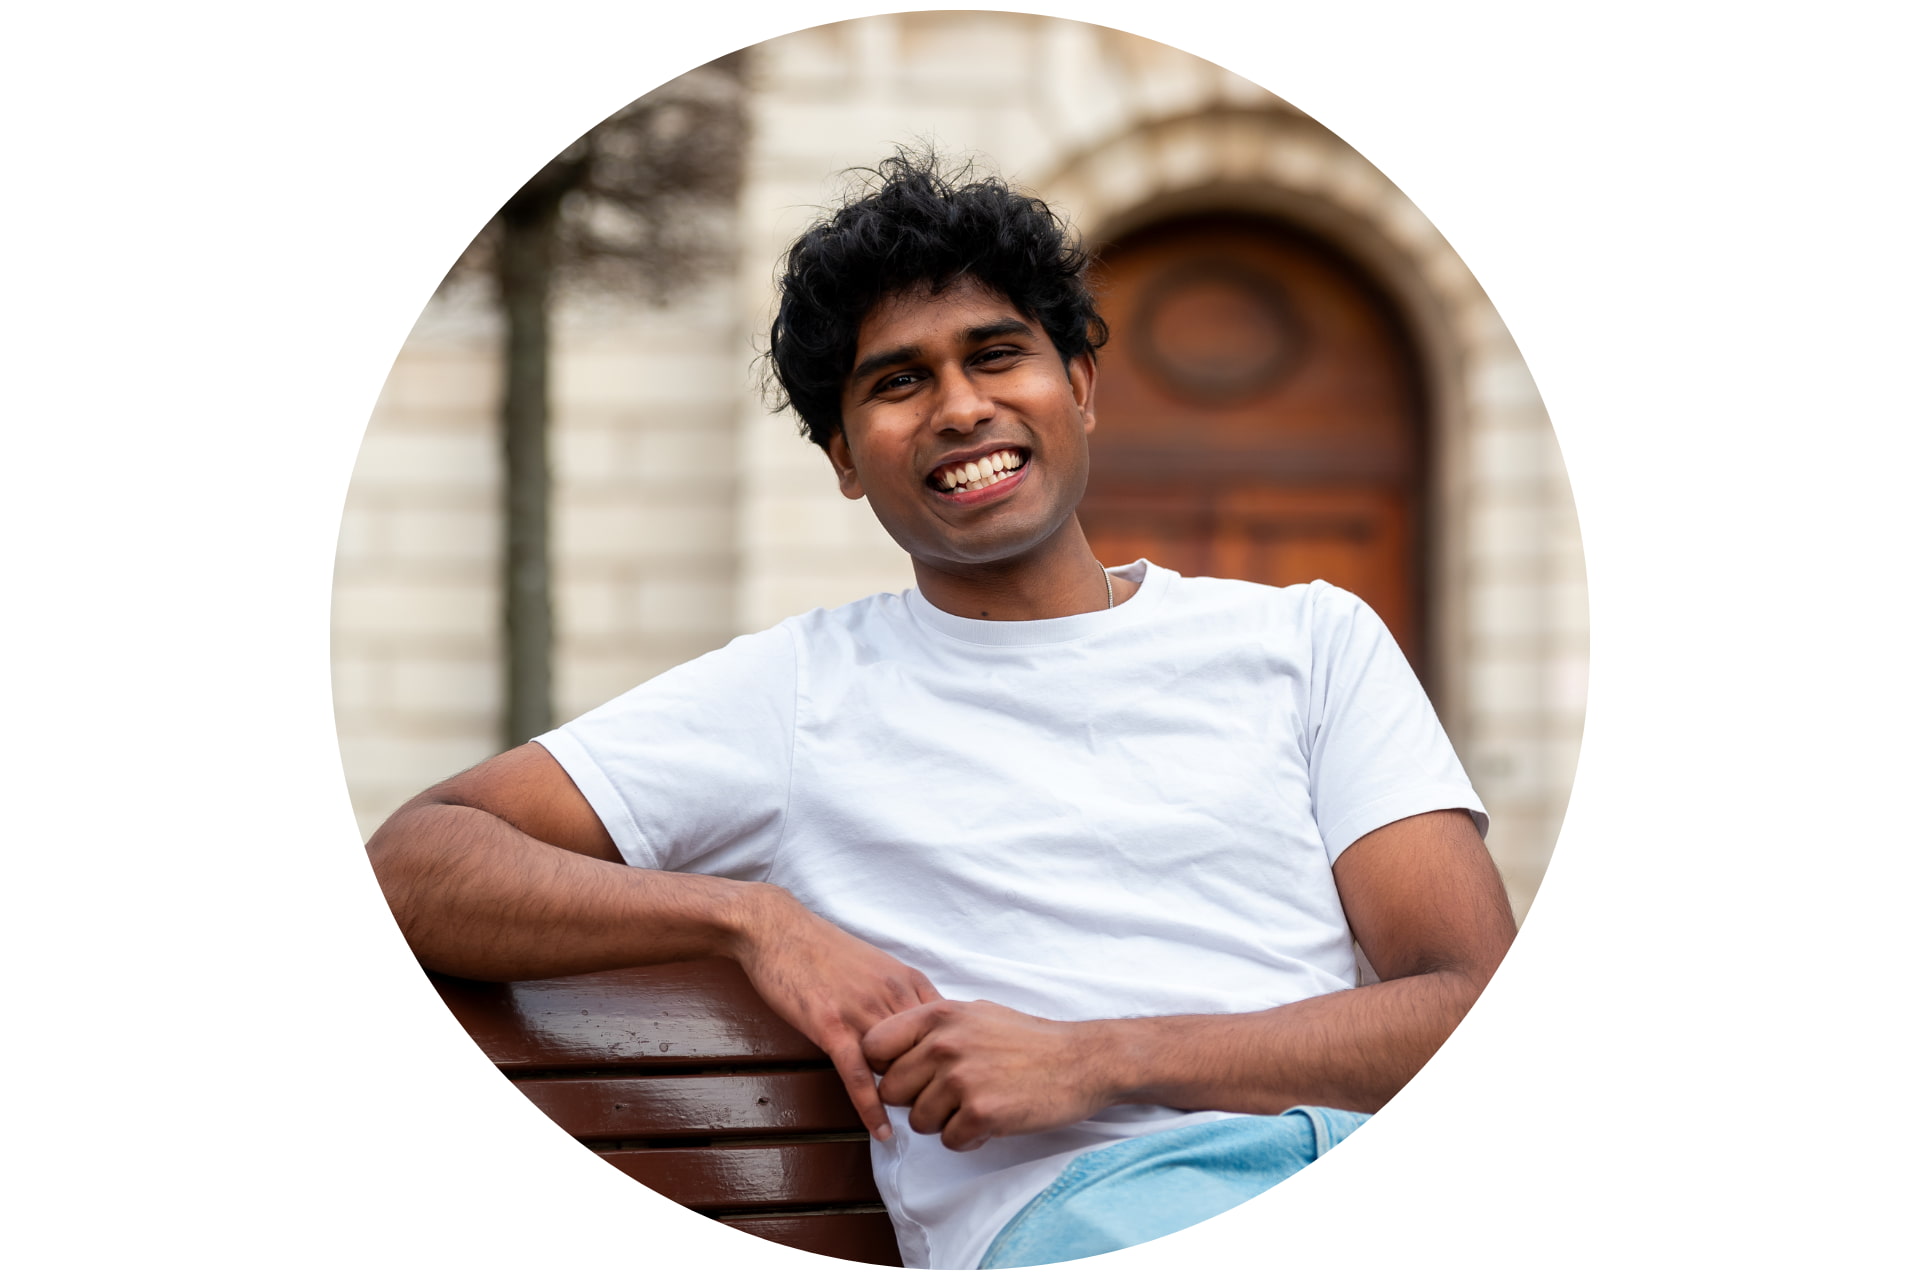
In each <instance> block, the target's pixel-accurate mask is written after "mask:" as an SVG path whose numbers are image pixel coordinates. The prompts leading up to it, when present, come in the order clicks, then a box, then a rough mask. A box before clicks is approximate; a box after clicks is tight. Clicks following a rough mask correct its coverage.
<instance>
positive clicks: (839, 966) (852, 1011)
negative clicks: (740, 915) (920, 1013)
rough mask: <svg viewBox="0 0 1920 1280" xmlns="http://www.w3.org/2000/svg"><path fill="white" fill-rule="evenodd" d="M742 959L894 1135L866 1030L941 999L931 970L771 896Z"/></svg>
mask: <svg viewBox="0 0 1920 1280" xmlns="http://www.w3.org/2000/svg"><path fill="white" fill-rule="evenodd" d="M734 958H735V959H737V960H738V961H739V962H740V967H741V968H742V969H744V970H745V971H746V974H747V979H748V980H749V981H750V982H752V983H753V988H754V990H755V991H758V992H759V993H760V998H761V999H763V1000H765V1001H766V1002H767V1004H768V1006H769V1007H770V1008H772V1009H773V1011H774V1012H775V1013H777V1014H779V1015H780V1016H781V1017H782V1018H785V1019H786V1020H787V1021H788V1022H790V1023H792V1024H793V1026H794V1027H795V1028H797V1029H798V1030H799V1031H800V1033H801V1034H802V1035H804V1036H806V1037H807V1039H809V1040H811V1041H813V1042H814V1043H815V1044H817V1045H819V1046H820V1048H821V1050H822V1051H823V1052H824V1053H825V1054H826V1055H827V1057H828V1058H830V1059H831V1060H832V1061H833V1065H834V1069H835V1070H837V1071H838V1072H839V1073H840V1079H841V1082H842V1083H843V1084H845V1085H846V1088H847V1096H848V1097H849V1098H851V1099H852V1100H853V1106H854V1110H856V1111H857V1112H859V1113H860V1121H861V1123H862V1124H864V1125H866V1126H867V1131H868V1132H869V1133H871V1134H873V1136H874V1137H876V1138H879V1139H880V1140H881V1141H883V1142H884V1141H885V1140H887V1139H888V1138H891V1137H892V1136H893V1127H892V1125H890V1124H889V1123H888V1122H887V1112H886V1108H885V1107H883V1106H882V1105H881V1103H880V1094H879V1091H878V1089H877V1088H876V1085H875V1081H874V1077H873V1072H872V1071H871V1070H870V1069H869V1068H868V1066H867V1059H866V1056H865V1055H864V1054H863V1053H862V1052H861V1050H860V1037H861V1036H862V1035H864V1034H865V1033H866V1031H867V1030H868V1029H869V1028H870V1027H872V1026H874V1025H875V1024H876V1023H879V1022H881V1021H883V1020H885V1019H886V1018H888V1017H890V1016H892V1015H894V1014H897V1013H900V1012H901V1011H903V1010H906V1009H912V1008H914V1007H916V1006H919V1005H922V1004H924V1003H926V1002H927V1001H929V1000H938V999H939V998H940V993H939V992H938V991H935V990H934V989H933V984H932V983H931V982H929V981H927V977H926V975H925V974H923V973H921V972H920V971H919V970H918V969H914V968H912V967H910V966H908V965H904V964H902V963H900V962H899V961H898V960H895V959H894V958H893V957H892V956H890V955H888V954H887V953H886V952H884V951H882V950H880V949H879V948H878V947H873V946H869V945H868V944H867V943H864V942H862V941H860V939H858V938H856V937H854V936H853V935H852V934H850V933H848V932H846V931H845V930H844V929H841V928H839V927H838V926H836V925H833V924H829V923H828V922H827V921H825V920H822V919H821V918H820V917H819V916H817V915H815V914H814V913H813V912H811V911H809V910H807V909H806V908H805V907H803V906H801V905H800V903H799V902H797V901H796V900H795V899H794V898H793V897H792V896H791V895H789V894H786V893H785V892H784V891H782V892H779V893H777V894H775V895H769V897H768V898H767V899H766V901H765V902H764V904H763V905H762V906H761V908H760V910H759V911H758V912H756V913H755V915H754V917H753V919H752V922H751V923H750V924H749V926H748V928H747V931H746V934H745V938H744V940H743V941H742V942H741V943H740V944H739V947H738V950H737V952H736V954H735V957H734Z"/></svg>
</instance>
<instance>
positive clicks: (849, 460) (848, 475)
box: [827, 428, 867, 498]
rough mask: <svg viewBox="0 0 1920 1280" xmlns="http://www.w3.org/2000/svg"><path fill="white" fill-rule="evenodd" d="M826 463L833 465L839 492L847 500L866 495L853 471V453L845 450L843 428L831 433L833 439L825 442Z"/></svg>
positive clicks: (845, 440)
mask: <svg viewBox="0 0 1920 1280" xmlns="http://www.w3.org/2000/svg"><path fill="white" fill-rule="evenodd" d="M827 461H828V462H831V463H832V464H833V473H834V475H835V476H836V477H837V478H838V479H839V481H840V492H841V494H843V495H844V496H846V497H848V498H859V497H863V496H865V494H866V492H867V491H866V490H865V489H863V488H861V486H860V473H859V472H858V471H856V470H854V466H853V451H852V450H850V449H848V448H847V433H846V430H845V429H844V428H842V429H841V430H839V431H836V432H834V433H833V439H831V440H829V441H827Z"/></svg>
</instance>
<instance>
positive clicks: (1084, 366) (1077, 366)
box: [1067, 351, 1100, 432]
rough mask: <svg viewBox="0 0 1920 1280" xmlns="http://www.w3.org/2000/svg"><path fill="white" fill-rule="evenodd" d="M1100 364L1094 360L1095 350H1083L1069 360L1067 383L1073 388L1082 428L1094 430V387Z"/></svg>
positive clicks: (1088, 430) (1089, 430)
mask: <svg viewBox="0 0 1920 1280" xmlns="http://www.w3.org/2000/svg"><path fill="white" fill-rule="evenodd" d="M1099 373H1100V370H1099V366H1097V365H1095V364H1094V362H1093V352H1091V351H1082V352H1081V353H1080V354H1079V355H1077V356H1075V357H1074V358H1073V359H1071V360H1069V361H1067V385H1068V386H1069V387H1070V388H1072V390H1073V403H1074V404H1075V405H1076V406H1078V407H1079V410H1080V429H1081V430H1082V431H1086V432H1091V431H1092V430H1093V422H1094V419H1093V387H1094V384H1095V383H1096V382H1098V381H1099Z"/></svg>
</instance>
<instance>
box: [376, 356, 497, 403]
mask: <svg viewBox="0 0 1920 1280" xmlns="http://www.w3.org/2000/svg"><path fill="white" fill-rule="evenodd" d="M499 401H500V366H499V360H498V358H497V356H496V354H495V352H494V351H493V350H492V349H491V348H490V347H489V346H485V345H481V344H477V343H476V344H471V345H465V346H456V347H444V348H435V347H424V348H423V347H419V346H414V345H408V346H405V347H403V348H401V352H400V357H399V358H398V359H397V360H395V361H394V365H393V371H392V372H391V373H390V374H388V375H387V381H386V385H385V386H384V387H382V388H381V391H380V399H379V401H378V408H377V409H376V413H378V414H383V415H384V414H408V413H417V412H421V411H429V412H435V413H448V412H453V413H474V414H484V413H489V412H491V411H492V409H493V408H494V406H495V405H497V404H498V403H499Z"/></svg>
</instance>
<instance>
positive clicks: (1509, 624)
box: [1465, 581, 1549, 641]
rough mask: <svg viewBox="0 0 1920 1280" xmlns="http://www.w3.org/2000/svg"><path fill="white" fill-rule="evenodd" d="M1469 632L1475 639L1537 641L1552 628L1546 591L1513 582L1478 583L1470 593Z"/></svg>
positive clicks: (1468, 594) (1467, 615) (1468, 608)
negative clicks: (1549, 622) (1549, 623)
mask: <svg viewBox="0 0 1920 1280" xmlns="http://www.w3.org/2000/svg"><path fill="white" fill-rule="evenodd" d="M1465 596H1466V624H1467V633H1468V635H1469V636H1470V637H1471V638H1472V639H1473V640H1475V641H1479V640H1493V641H1513V640H1519V639H1526V640H1533V639H1537V638H1539V637H1541V636H1543V635H1545V634H1546V633H1547V632H1548V630H1549V627H1548V617H1547V601H1546V599H1545V593H1544V592H1542V591H1541V589H1540V588H1539V587H1537V586H1533V585H1530V584H1525V583H1513V582H1497V581H1496V582H1475V583H1471V584H1469V585H1468V587H1467V589H1466V592H1465Z"/></svg>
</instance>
